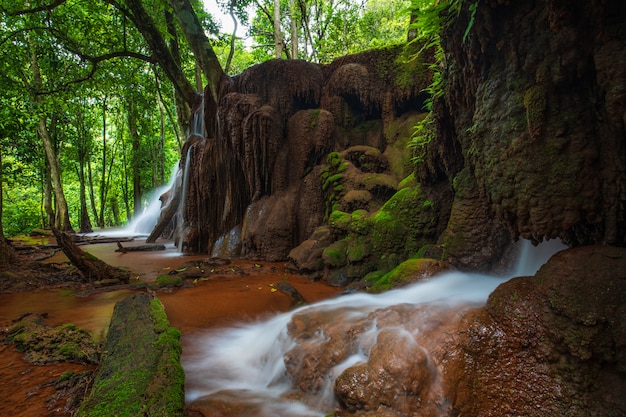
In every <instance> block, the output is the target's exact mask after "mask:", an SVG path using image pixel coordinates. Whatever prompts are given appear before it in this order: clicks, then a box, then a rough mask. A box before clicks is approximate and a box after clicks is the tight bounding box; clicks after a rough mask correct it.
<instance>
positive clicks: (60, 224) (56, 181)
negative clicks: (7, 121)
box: [37, 117, 73, 232]
mask: <svg viewBox="0 0 626 417" xmlns="http://www.w3.org/2000/svg"><path fill="white" fill-rule="evenodd" d="M37 130H38V132H39V136H40V137H41V139H42V140H43V146H44V151H45V152H46V158H47V159H48V162H49V163H50V176H51V178H52V188H53V189H54V197H55V202H56V206H55V207H56V218H57V219H58V221H57V224H56V226H57V228H58V229H59V230H62V231H64V232H72V231H73V229H72V225H71V223H70V214H69V209H68V207H67V200H66V199H65V193H64V192H63V184H62V183H61V169H60V168H59V161H58V159H57V156H56V153H55V152H54V146H53V145H52V139H51V138H50V135H49V134H48V129H47V127H46V118H45V117H42V118H41V119H40V120H39V125H38V127H37Z"/></svg>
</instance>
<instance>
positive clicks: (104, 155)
mask: <svg viewBox="0 0 626 417" xmlns="http://www.w3.org/2000/svg"><path fill="white" fill-rule="evenodd" d="M106 112H107V98H106V96H105V97H104V99H103V100H102V175H101V177H100V210H99V212H98V218H97V219H98V226H100V228H101V229H103V228H104V208H105V206H106V201H105V194H106V171H107V117H106Z"/></svg>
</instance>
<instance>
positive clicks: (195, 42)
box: [170, 0, 224, 104]
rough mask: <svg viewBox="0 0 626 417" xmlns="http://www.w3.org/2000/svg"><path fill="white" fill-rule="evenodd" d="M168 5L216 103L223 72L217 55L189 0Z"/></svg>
mask: <svg viewBox="0 0 626 417" xmlns="http://www.w3.org/2000/svg"><path fill="white" fill-rule="evenodd" d="M170 3H171V5H172V8H173V9H174V13H175V14H176V16H177V17H178V21H179V22H180V26H181V28H182V30H183V33H184V34H185V38H186V39H187V42H188V43H189V47H190V48H191V51H192V52H193V54H194V55H195V57H196V61H198V63H199V65H200V68H202V72H203V73H204V76H205V78H206V80H207V87H208V88H209V91H210V92H211V96H212V99H213V100H214V101H215V103H218V102H219V86H220V84H221V83H222V78H223V77H224V71H223V70H222V66H221V65H220V62H219V60H218V59H217V55H215V51H213V47H212V46H211V43H210V42H209V39H208V38H207V37H206V35H205V34H204V29H203V28H202V25H201V24H200V20H199V19H198V16H197V15H196V13H195V12H194V10H193V8H192V7H191V4H190V3H189V0H170ZM188 103H190V104H191V103H193V100H188Z"/></svg>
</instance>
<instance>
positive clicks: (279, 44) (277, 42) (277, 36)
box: [274, 0, 283, 59]
mask: <svg viewBox="0 0 626 417" xmlns="http://www.w3.org/2000/svg"><path fill="white" fill-rule="evenodd" d="M274 53H275V55H276V58H279V59H280V58H282V57H283V34H282V32H281V30H280V0H274Z"/></svg>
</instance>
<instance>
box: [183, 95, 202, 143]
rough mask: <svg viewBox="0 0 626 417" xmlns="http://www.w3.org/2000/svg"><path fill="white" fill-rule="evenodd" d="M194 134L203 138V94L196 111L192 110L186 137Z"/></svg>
mask: <svg viewBox="0 0 626 417" xmlns="http://www.w3.org/2000/svg"><path fill="white" fill-rule="evenodd" d="M194 135H195V136H200V137H201V138H204V96H202V98H201V100H200V107H199V109H198V111H196V112H194V113H193V115H192V116H191V123H190V124H189V131H188V134H187V138H189V137H191V136H194Z"/></svg>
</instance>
